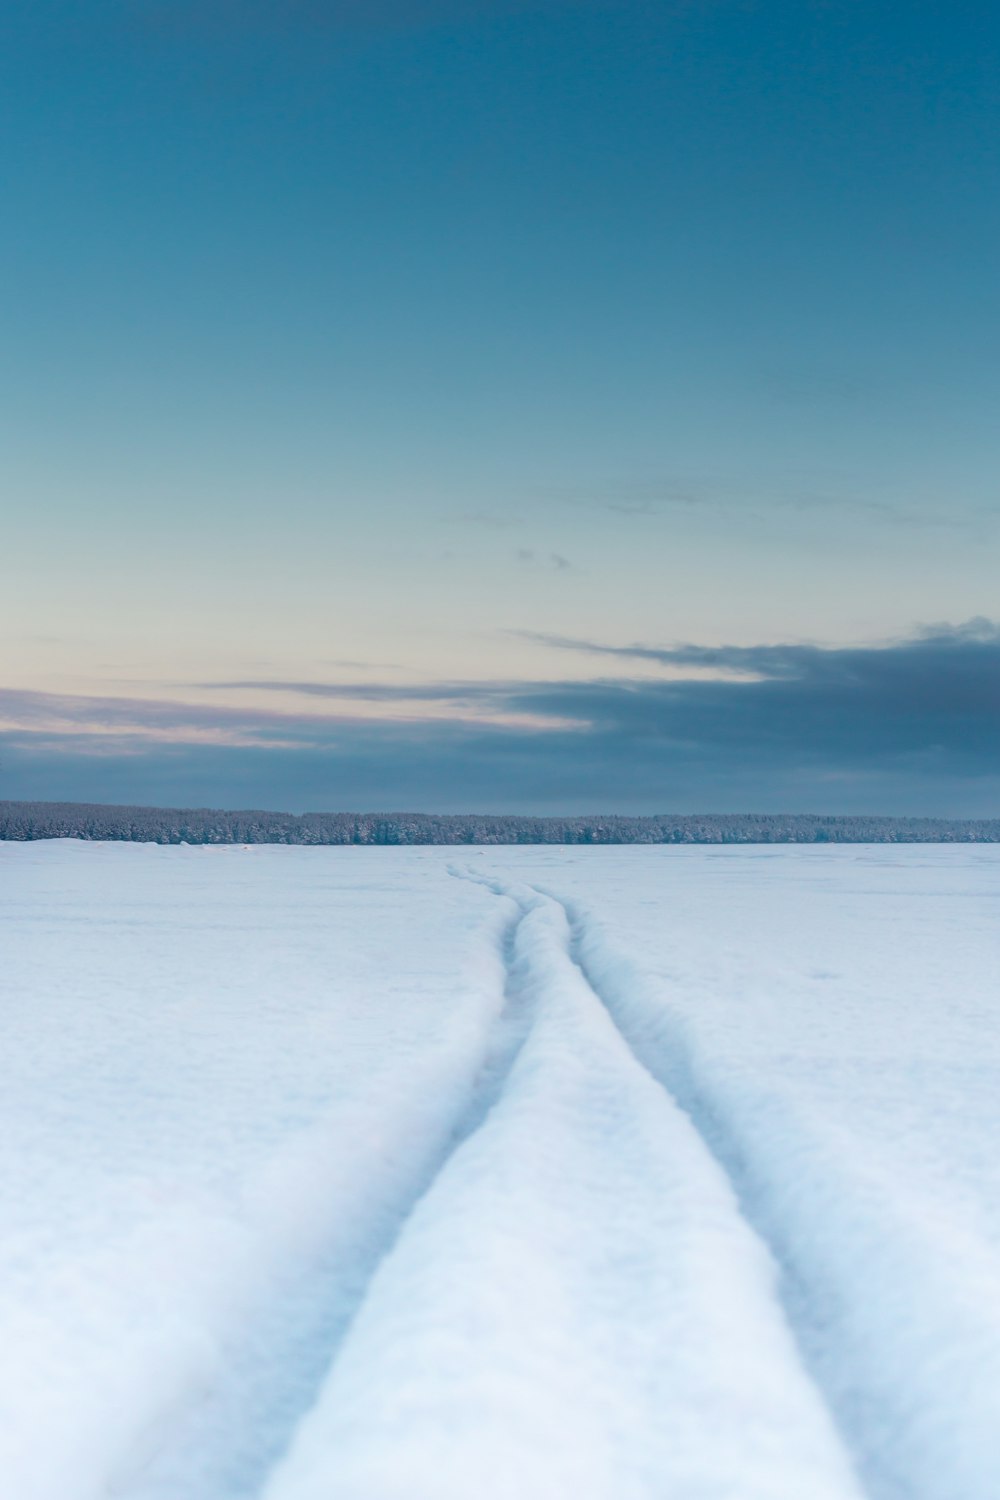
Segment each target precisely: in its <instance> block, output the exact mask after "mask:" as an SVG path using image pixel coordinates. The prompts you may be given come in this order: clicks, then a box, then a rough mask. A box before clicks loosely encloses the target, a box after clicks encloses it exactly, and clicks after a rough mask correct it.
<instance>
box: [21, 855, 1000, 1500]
mask: <svg viewBox="0 0 1000 1500" xmlns="http://www.w3.org/2000/svg"><path fill="white" fill-rule="evenodd" d="M0 892H2V903H3V904H2V909H0V944H2V953H3V966H2V973H0V984H2V1018H3V1020H2V1024H3V1043H4V1044H3V1049H2V1054H0V1056H2V1062H0V1066H2V1069H3V1077H2V1080H0V1183H2V1199H0V1214H2V1236H0V1493H2V1494H4V1495H5V1496H6V1495H9V1496H11V1497H16V1500H105V1497H107V1500H111V1497H115V1500H251V1497H256V1500H403V1497H407V1500H460V1497H461V1500H466V1497H468V1496H471V1495H475V1496H477V1497H478V1500H508V1497H509V1500H562V1497H565V1500H647V1497H648V1500H654V1497H655V1500H861V1497H869V1500H996V1496H997V1494H1000V1192H998V1189H1000V1152H998V1150H997V1145H998V1142H1000V1031H998V1027H997V1015H996V1011H997V1004H998V993H997V981H996V975H997V974H998V973H1000V962H998V961H1000V941H998V936H997V914H998V913H997V901H998V897H1000V851H997V850H994V849H992V848H988V847H986V848H979V847H969V848H965V847H963V848H955V847H942V848H928V847H924V846H921V847H916V848H912V849H910V848H907V849H905V850H900V849H894V848H892V847H870V848H864V847H861V848H858V847H854V848H851V847H845V848H836V849H829V848H827V849H805V848H802V849H796V848H785V849H768V850H766V851H761V850H754V849H748V848H739V849H717V848H712V849H670V848H649V849H646V848H643V849H635V848H620V849H593V850H588V849H551V848H550V849H544V850H541V849H525V850H510V849H504V850H481V851H480V850H470V851H467V853H466V854H464V855H461V856H456V851H454V850H436V849H413V850H381V849H378V850H374V849H373V850H367V849H366V850H354V849H306V848H298V849H291V848H288V849H286V848H267V847H256V848H254V849H252V850H243V849H240V848H219V849H205V848H199V849H187V848H184V847H181V848H174V849H170V848H160V847H155V846H135V845H79V844H74V843H70V842H66V843H61V842H60V843H51V844H33V845H3V844H0Z"/></svg>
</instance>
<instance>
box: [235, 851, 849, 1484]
mask: <svg viewBox="0 0 1000 1500" xmlns="http://www.w3.org/2000/svg"><path fill="white" fill-rule="evenodd" d="M452 873H453V874H455V875H458V876H459V878H463V879H468V878H473V879H475V880H476V883H479V884H482V885H484V886H486V887H487V889H489V890H491V891H492V892H494V893H496V894H501V895H506V894H510V895H511V896H512V897H513V898H514V899H515V900H517V902H518V904H519V905H520V907H521V911H522V915H523V920H522V921H521V922H520V923H519V924H518V926H517V928H516V930H515V932H514V934H513V936H514V943H513V944H512V945H511V946H512V949H513V950H514V951H511V952H509V953H508V964H509V968H508V974H509V980H508V988H509V991H510V992H511V993H512V994H513V995H515V996H517V997H519V1000H520V1001H521V1002H527V1011H528V1023H527V1025H526V1026H525V1028H524V1031H523V1043H522V1045H521V1046H520V1049H519V1051H518V1052H517V1053H516V1056H515V1057H514V1059H513V1062H512V1066H511V1067H510V1068H509V1070H508V1071H507V1072H506V1073H505V1074H504V1077H503V1080H502V1082H501V1085H500V1088H499V1091H498V1094H497V1096H496V1100H495V1103H496V1107H495V1108H494V1109H492V1110H491V1111H490V1113H489V1115H488V1118H486V1119H484V1120H483V1122H482V1124H483V1128H482V1129H474V1130H473V1132H472V1134H471V1136H470V1137H466V1139H465V1141H464V1143H463V1145H462V1149H461V1150H460V1151H458V1152H456V1153H454V1154H453V1155H452V1156H451V1157H450V1158H449V1160H448V1162H447V1164H446V1167H445V1170H443V1171H442V1172H441V1173H440V1174H439V1175H438V1177H437V1178H436V1179H435V1181H434V1183H433V1186H432V1188H431V1190H430V1191H429V1192H428V1193H427V1194H426V1195H425V1197H424V1198H423V1199H422V1200H421V1202H420V1204H419V1205H418V1207H417V1209H416V1210H415V1212H414V1213H413V1215H412V1216H411V1217H410V1218H409V1219H408V1220H407V1223H406V1225H405V1228H404V1232H403V1233H402V1234H401V1235H400V1236H399V1237H398V1240H397V1242H396V1244H395V1246H394V1248H393V1252H392V1254H391V1255H389V1256H388V1257H387V1258H386V1259H385V1260H384V1262H383V1263H382V1264H381V1265H380V1267H379V1270H378V1274H377V1276H376V1277H375V1278H374V1280H373V1283H372V1286H371V1289H370V1292H369V1295H368V1297H367V1298H366V1300H365V1302H364V1305H363V1306H362V1307H361V1308H360V1310H359V1315H358V1318H357V1321H356V1322H355V1324H354V1325H353V1327H352V1330H351V1335H350V1337H349V1338H348V1339H347V1341H346V1342H345V1344H344V1346H343V1349H342V1350H341V1353H340V1356H339V1358H338V1359H337V1361H336V1362H335V1363H334V1364H333V1366H332V1367H331V1371H330V1376H329V1379H328V1380H327V1381H326V1382H325V1383H324V1386H323V1388H322V1390H321V1391H320V1392H319V1393H318V1397H317V1401H316V1403H315V1405H314V1406H313V1408H312V1409H311V1410H310V1411H309V1412H308V1413H307V1414H306V1415H305V1416H304V1418H303V1421H302V1423H301V1425H300V1427H299V1429H298V1430H297V1432H296V1434H295V1437H294V1439H293V1441H292V1443H291V1444H290V1447H289V1450H288V1452H287V1454H286V1455H285V1457H284V1459H283V1460H282V1462H281V1463H280V1464H279V1465H278V1466H277V1468H276V1469H275V1471H274V1473H273V1474H272V1476H271V1478H270V1480H269V1482H268V1485H267V1488H266V1490H265V1492H264V1496H263V1500H330V1497H331V1496H334V1495H335V1496H337V1497H338V1500H468V1496H469V1495H479V1496H482V1497H483V1500H513V1497H515V1496H520V1497H522V1500H571V1497H572V1500H655V1497H663V1496H666V1495H671V1496H677V1497H680V1496H687V1497H694V1496H695V1495H697V1496H700V1497H702V1500H734V1497H735V1496H740V1497H742V1500H803V1497H805V1496H808V1497H809V1500H860V1491H859V1490H858V1487H857V1484H856V1482H855V1479H854V1476H853V1474H852V1472H851V1466H850V1463H849V1459H848V1456H847V1454H846V1452H845V1449H844V1447H843V1444H842V1443H841V1442H840V1441H839V1439H838V1436H837V1434H836V1432H835V1430H834V1428H833V1425H832V1423H831V1421H830V1419H829V1415H828V1413H827V1411H826V1408H825V1406H824V1404H823V1402H822V1401H821V1399H820V1398H819V1396H818V1394H817V1392H816V1391H815V1389H814V1387H813V1386H812V1384H811V1382H810V1381H809V1379H808V1377H807V1375H806V1374H805V1372H804V1371H803V1369H802V1366H801V1362H800V1360H799V1358H798V1356H797V1352H796V1349H795V1346H794V1343H793V1340H792V1338H791V1336H790V1334H789V1332H788V1329H787V1327H786V1325H785V1324H784V1322H783V1320H782V1317H781V1314H780V1310H779V1309H778V1307H777V1304H776V1300H775V1286H774V1283H775V1274H774V1267H773V1263H772V1261H771V1259H770V1257H769V1256H768V1255H767V1253H766V1251H765V1249H764V1247H763V1246H762V1244H761V1243H760V1241H759V1240H758V1238H757V1237H756V1236H755V1235H754V1234H753V1232H752V1230H751V1229H750V1228H749V1226H748V1225H747V1224H746V1221H745V1220H744V1219H743V1218H742V1217H741V1215H740V1213H739V1211H738V1208H737V1205H736V1203H735V1201H734V1198H733V1194H732V1192H731V1189H730V1186H729V1184H728V1182H727V1180H726V1178H725V1176H724V1174H723V1173H722V1172H721V1171H720V1169H719V1167H718V1164H717V1163H716V1162H715V1161H714V1160H713V1158H712V1156H711V1155H710V1154H709V1153H708V1152H706V1150H705V1147H704V1143H703V1142H702V1140H701V1138H700V1137H699V1135H698V1134H697V1132H696V1130H695V1129H694V1127H693V1124H692V1122H691V1120H690V1119H689V1117H688V1116H687V1115H686V1114H685V1113H684V1112H683V1111H682V1110H681V1109H680V1108H679V1107H678V1106H677V1104H676V1103H675V1101H674V1100H673V1099H672V1098H671V1096H670V1095H669V1093H668V1092H667V1091H666V1090H664V1089H663V1088H662V1087H661V1086H660V1085H659V1084H658V1083H657V1082H656V1081H655V1080H654V1079H653V1078H652V1077H651V1076H650V1074H649V1072H648V1071H647V1070H646V1069H645V1068H643V1067H641V1066H639V1065H638V1063H637V1060H636V1058H635V1056H634V1054H633V1052H632V1051H631V1049H630V1048H629V1046H628V1044H627V1043H626V1041H625V1039H624V1037H623V1036H622V1035H621V1033H620V1032H619V1031H618V1029H617V1028H616V1027H615V1025H614V1022H613V1021H612V1019H611V1016H610V1014H609V1013H608V1011H607V1009H606V1007H605V1006H604V1005H603V1004H602V1003H601V1000H600V998H599V996H598V995H597V994H596V992H595V991H594V989H593V988H592V987H591V986H590V985H589V984H588V982H587V980H586V978H585V977H584V975H583V974H582V972H581V971H580V969H579V968H578V966H577V965H576V964H575V963H574V962H573V961H572V959H571V957H570V954H569V951H568V944H569V931H568V926H567V923H566V920H565V914H564V912H563V910H562V908H561V907H560V906H559V905H558V904H557V903H555V902H553V901H551V900H550V899H548V898H547V897H546V896H545V895H543V894H541V893H538V892H535V891H530V890H527V889H525V888H520V889H517V890H513V889H511V890H509V891H508V890H507V889H506V888H502V887H500V886H499V885H498V883H496V882H493V881H490V880H488V879H482V878H480V877H478V875H477V876H474V877H473V876H471V874H470V875H465V874H463V873H461V872H460V871H458V870H453V871H452Z"/></svg>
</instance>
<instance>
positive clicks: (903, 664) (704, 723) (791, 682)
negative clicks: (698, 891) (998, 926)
mask: <svg viewBox="0 0 1000 1500" xmlns="http://www.w3.org/2000/svg"><path fill="white" fill-rule="evenodd" d="M542 639H545V640H547V641H548V643H549V644H550V645H556V646H558V647H559V648H560V649H561V650H573V651H581V650H583V651H587V652H590V653H592V654H594V655H595V656H596V657H599V658H600V659H603V660H606V661H617V662H619V663H621V664H624V663H625V662H642V663H643V664H645V665H646V666H647V668H648V667H649V666H655V665H657V664H662V665H664V666H669V667H674V668H676V667H681V668H683V667H697V668H705V667H715V668H725V669H727V670H729V671H730V672H735V673H737V674H740V675H739V676H737V677H736V678H735V679H732V678H731V679H728V680H719V679H712V678H701V679H683V678H682V679H680V680H678V679H676V678H672V677H671V678H666V677H663V678H661V677H654V678H652V679H650V678H648V677H646V678H644V679H642V680H636V679H634V678H630V677H628V676H620V675H612V676H602V677H599V678H596V679H592V680H588V681H571V680H565V679H555V680H550V681H546V682H505V683H489V684H482V683H451V682H444V683H437V684H430V685H424V686H420V687H413V686H410V685H406V686H399V687H396V686H391V685H385V684H379V683H367V684H342V683H322V682H299V683H295V684H289V683H287V682H269V681H266V680H261V681H256V682H239V683H233V684H230V686H232V687H240V688H246V687H250V686H253V687H255V688H257V689H258V690H271V691H274V692H275V693H276V694H279V693H282V694H283V693H286V692H287V691H288V690H289V688H292V689H293V690H294V691H296V692H301V693H304V694H307V695H310V696H312V697H314V698H316V697H320V698H322V697H324V696H331V697H337V698H341V699H344V698H347V699H352V698H353V699H354V700H356V701H359V702H373V701H377V702H379V703H381V704H389V705H391V704H393V703H398V704H399V705H400V708H401V709H403V708H404V707H405V708H406V709H407V711H408V712H409V713H410V714H411V715H412V714H413V712H414V711H415V710H417V709H418V708H419V704H420V703H421V702H432V703H434V704H435V705H437V708H438V713H439V714H440V708H441V706H444V707H446V708H448V709H451V710H452V714H451V716H447V715H446V716H445V717H443V718H442V717H440V716H438V717H433V718H432V717H425V718H419V717H418V718H415V719H414V718H412V717H410V718H396V719H391V720H387V721H386V720H382V721H377V722H376V721H374V720H371V719H367V720H366V719H364V718H363V717H357V716H351V715H346V716H345V715H343V714H334V713H331V714H329V715H320V716H315V715H306V714H302V713H298V712H296V711H295V709H294V705H291V706H290V707H288V708H287V709H284V710H282V709H274V710H247V709H237V708H232V707H226V706H224V705H223V706H218V705H212V704H198V705H186V704H176V703H167V702H161V701H152V700H150V701H132V700H127V699H111V698H109V699H102V700H95V699H90V698H86V699H85V698H57V697H53V696H51V695H46V694H26V693H15V692H8V693H6V694H0V712H2V714H3V717H4V718H5V719H6V720H7V722H8V724H10V725H11V728H10V729H8V731H6V733H4V734H3V735H2V736H0V796H6V797H19V796H24V797H29V796H30V797H42V796H45V797H51V798H56V799H58V798H70V799H72V798H79V799H87V798H96V799H98V800H100V798H102V797H103V798H105V799H107V800H115V801H127V800H139V801H149V802H154V803H155V802H159V803H171V802H174V803H177V802H182V803H188V804H190V803H192V802H198V803H210V804H214V805H220V806H240V805H243V806H245V805H260V806H273V807H276V808H290V809H292V810H302V809H303V808H306V807H313V808H348V809H350V808H360V807H368V808H370V807H378V806H382V807H401V806H407V807H410V808H426V809H428V810H461V809H463V808H464V809H477V808H478V809H482V810H485V811H491V810H492V811H498V810H504V809H509V810H523V811H546V810H551V811H568V810H571V809H574V808H575V809H577V810H579V809H581V808H586V809H591V810H603V811H615V810H620V811H631V812H637V811H649V812H652V811H691V810H702V811H713V810H714V811H739V810H744V811H768V810H773V811H815V812H875V811H883V812H887V813H920V812H924V813H937V814H942V815H954V816H959V815H970V816H972V815H983V816H987V815H995V814H996V812H997V809H998V807H1000V627H998V626H997V625H996V624H994V623H992V622H989V621H984V620H979V621H971V622H969V623H968V624H966V625H964V626H959V627H949V626H935V627H933V628H930V629H928V630H925V631H922V632H921V633H920V634H917V635H914V636H912V637H910V638H908V639H906V640H903V641H898V642H894V643H890V644H887V645H882V646H872V647H844V648H837V649H828V648H823V647H821V646H816V645H810V644H802V643H791V644H778V645H760V646H733V647H720V648H707V647H702V646H697V645H679V646H667V647H655V646H633V647H618V646H608V645H603V644H601V643H599V642H586V641H570V640H564V639H562V638H552V637H543V638H542ZM217 687H219V688H220V689H221V685H217ZM470 711H473V712H476V711H478V712H493V713H498V712H503V713H506V714H508V715H526V716H534V717H536V718H544V719H545V720H546V721H547V722H548V724H549V726H550V727H545V728H543V727H538V728H534V727H530V726H529V727H525V726H524V725H522V724H520V723H508V724H497V723H489V722H479V723H477V722H474V721H472V720H471V719H470V718H469V712H470ZM54 721H58V722H56V723H55V724H54ZM94 726H97V727H100V726H105V727H108V728H111V729H113V730H115V734H114V735H112V736H109V737H108V739H107V740H106V741H103V742H102V741H100V740H99V739H98V740H97V741H96V743H95V737H94V736H93V735H90V736H85V735H84V734H83V730H84V729H89V728H91V727H94ZM186 727H193V728H195V729H196V730H199V731H205V732H206V733H210V732H211V731H212V730H216V731H218V732H219V733H220V734H221V735H223V736H229V737H231V738H232V739H234V740H235V743H225V744H220V745H211V744H185V743H171V742H170V736H171V735H176V734H177V732H178V731H181V732H182V731H183V730H184V729H185V728H186ZM132 730H135V738H134V739H133V740H130V738H129V735H130V732H131V731H132ZM140 731H141V732H142V733H144V734H145V735H146V736H147V738H146V739H145V740H143V739H141V738H140V734H139V732H140ZM157 734H159V735H161V736H162V739H163V742H162V743H160V742H157V740H156V735H157ZM95 749H99V750H100V753H99V754H95V753H94V751H95Z"/></svg>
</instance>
